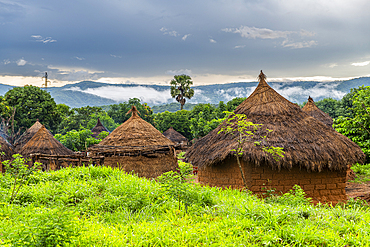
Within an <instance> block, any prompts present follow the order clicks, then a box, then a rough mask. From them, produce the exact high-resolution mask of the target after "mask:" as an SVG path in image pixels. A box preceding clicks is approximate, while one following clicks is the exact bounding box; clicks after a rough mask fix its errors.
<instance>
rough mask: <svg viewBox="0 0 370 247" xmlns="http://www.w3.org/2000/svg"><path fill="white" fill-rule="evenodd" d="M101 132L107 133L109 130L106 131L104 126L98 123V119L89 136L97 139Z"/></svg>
mask: <svg viewBox="0 0 370 247" xmlns="http://www.w3.org/2000/svg"><path fill="white" fill-rule="evenodd" d="M103 131H106V132H108V133H109V130H107V128H105V127H104V125H103V124H102V123H101V122H100V119H99V118H98V122H97V123H96V125H95V127H94V128H93V129H92V130H91V132H92V133H93V134H92V135H91V136H92V137H94V138H97V137H98V135H99V134H100V133H101V132H103Z"/></svg>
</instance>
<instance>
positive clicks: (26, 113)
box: [4, 86, 62, 133]
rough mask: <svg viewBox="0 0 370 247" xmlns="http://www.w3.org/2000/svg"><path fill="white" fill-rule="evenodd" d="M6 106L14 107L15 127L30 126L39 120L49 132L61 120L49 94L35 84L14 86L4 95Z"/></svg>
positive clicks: (54, 129)
mask: <svg viewBox="0 0 370 247" xmlns="http://www.w3.org/2000/svg"><path fill="white" fill-rule="evenodd" d="M4 100H5V102H6V104H7V105H8V106H11V107H13V108H14V107H15V108H16V113H15V117H14V120H15V129H16V131H17V130H18V129H19V128H21V127H23V128H24V129H26V128H29V127H31V126H32V125H33V124H34V123H35V122H36V120H39V121H40V122H41V123H42V124H44V125H45V127H46V128H47V129H48V130H50V131H51V132H53V133H54V132H55V131H56V129H57V126H58V124H59V123H60V122H61V120H62V116H61V113H60V112H59V111H58V107H57V105H56V103H55V101H54V99H53V98H52V97H51V96H50V94H49V93H48V92H47V91H45V90H42V89H40V88H38V87H35V86H24V87H15V88H13V89H11V90H9V91H8V92H6V94H5V95H4Z"/></svg>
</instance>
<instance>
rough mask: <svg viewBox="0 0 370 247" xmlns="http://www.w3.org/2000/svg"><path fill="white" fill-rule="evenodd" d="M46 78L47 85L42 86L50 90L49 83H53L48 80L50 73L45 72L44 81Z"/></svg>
mask: <svg viewBox="0 0 370 247" xmlns="http://www.w3.org/2000/svg"><path fill="white" fill-rule="evenodd" d="M44 78H45V83H44V84H42V86H45V88H48V82H49V83H51V81H49V80H48V72H45V75H44V76H43V77H42V79H44Z"/></svg>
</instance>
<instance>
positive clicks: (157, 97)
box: [66, 86, 172, 105]
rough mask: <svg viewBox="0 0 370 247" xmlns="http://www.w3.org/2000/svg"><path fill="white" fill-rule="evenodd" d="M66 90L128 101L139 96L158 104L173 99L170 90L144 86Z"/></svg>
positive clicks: (150, 102) (142, 99) (118, 100)
mask: <svg viewBox="0 0 370 247" xmlns="http://www.w3.org/2000/svg"><path fill="white" fill-rule="evenodd" d="M66 90H72V91H80V92H84V93H89V94H93V95H97V96H100V97H103V98H107V99H112V100H114V101H117V102H123V101H128V100H129V99H130V98H139V99H141V101H143V102H146V103H148V104H154V105H156V104H165V103H168V102H170V101H171V99H172V97H171V95H170V93H169V91H168V90H165V91H159V90H155V89H154V88H149V87H143V86H135V87H117V86H103V87H98V88H88V89H86V90H81V88H79V87H72V88H69V89H66Z"/></svg>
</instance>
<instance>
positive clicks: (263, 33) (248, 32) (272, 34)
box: [221, 26, 294, 39]
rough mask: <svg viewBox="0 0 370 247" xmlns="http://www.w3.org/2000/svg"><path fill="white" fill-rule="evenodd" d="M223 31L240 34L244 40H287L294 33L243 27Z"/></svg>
mask: <svg viewBox="0 0 370 247" xmlns="http://www.w3.org/2000/svg"><path fill="white" fill-rule="evenodd" d="M221 31H224V32H227V33H239V34H240V35H241V36H242V37H244V38H250V39H256V38H260V39H279V38H287V37H288V35H289V34H291V33H294V32H291V31H274V30H271V29H268V28H257V27H247V26H241V27H240V28H224V29H222V30H221Z"/></svg>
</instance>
